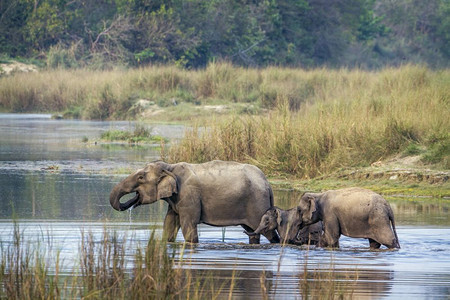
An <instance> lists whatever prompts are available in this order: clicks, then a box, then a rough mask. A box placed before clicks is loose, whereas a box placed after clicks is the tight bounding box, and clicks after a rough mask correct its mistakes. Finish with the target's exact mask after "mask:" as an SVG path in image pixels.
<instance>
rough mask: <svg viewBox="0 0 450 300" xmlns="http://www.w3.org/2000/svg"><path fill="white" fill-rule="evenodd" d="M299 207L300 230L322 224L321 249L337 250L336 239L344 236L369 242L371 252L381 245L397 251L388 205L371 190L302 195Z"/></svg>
mask: <svg viewBox="0 0 450 300" xmlns="http://www.w3.org/2000/svg"><path fill="white" fill-rule="evenodd" d="M298 208H299V210H300V214H301V219H302V222H301V223H302V224H301V225H300V226H301V227H303V226H306V225H310V224H314V223H316V222H319V221H322V222H323V236H322V238H321V241H320V246H322V247H339V237H340V236H341V234H343V235H345V236H349V237H354V238H366V239H369V243H370V248H372V249H378V248H380V246H381V244H383V245H385V246H386V247H388V248H400V243H399V241H398V237H397V231H396V230H395V221H394V214H393V212H392V209H391V207H390V205H389V203H387V201H386V200H385V199H384V198H383V197H382V196H381V195H379V194H377V193H375V192H372V191H370V190H366V189H362V188H345V189H340V190H330V191H327V192H324V193H305V194H304V195H303V196H302V198H301V199H300V202H299V206H298ZM391 224H392V228H391Z"/></svg>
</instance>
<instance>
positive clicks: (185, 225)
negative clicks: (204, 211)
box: [180, 215, 198, 243]
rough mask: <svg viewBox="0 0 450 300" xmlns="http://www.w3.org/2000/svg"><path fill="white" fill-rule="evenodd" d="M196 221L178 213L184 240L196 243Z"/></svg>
mask: <svg viewBox="0 0 450 300" xmlns="http://www.w3.org/2000/svg"><path fill="white" fill-rule="evenodd" d="M197 224H198V221H193V220H192V219H190V218H187V217H183V216H181V215H180V226H181V232H183V236H184V240H185V241H186V242H188V243H198V231H197Z"/></svg>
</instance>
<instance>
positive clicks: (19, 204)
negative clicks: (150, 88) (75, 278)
mask: <svg viewBox="0 0 450 300" xmlns="http://www.w3.org/2000/svg"><path fill="white" fill-rule="evenodd" d="M133 126H134V123H131V122H95V121H76V120H75V121H72V120H71V121H68V120H51V118H50V116H48V115H14V114H0V188H1V192H0V205H1V207H2V209H1V210H0V241H1V244H2V246H4V247H5V246H7V245H8V244H9V243H11V242H12V231H13V227H14V224H13V221H12V220H13V219H15V220H16V222H17V224H18V225H19V228H20V230H21V232H22V235H23V237H24V240H25V241H27V242H29V243H31V244H37V243H42V239H47V240H50V241H51V245H52V247H51V251H59V253H60V255H61V258H63V261H64V264H63V267H64V268H65V270H67V272H68V273H69V270H71V269H72V267H73V265H74V264H75V261H76V259H77V257H78V254H79V245H80V241H81V235H82V232H92V233H93V234H94V236H95V237H96V238H98V239H100V238H101V235H102V234H103V232H104V231H105V230H112V231H116V232H118V234H119V235H123V236H126V237H127V239H130V240H132V241H133V243H134V244H135V245H136V244H139V245H142V246H145V245H146V242H147V240H148V238H149V236H150V234H151V232H152V231H153V230H156V233H157V234H161V230H162V220H163V218H164V215H165V211H166V209H167V205H166V204H165V203H164V202H162V201H159V202H157V203H155V204H152V205H146V206H141V207H138V208H136V209H134V210H133V211H130V212H128V211H127V212H116V211H114V210H113V209H112V208H111V207H110V205H109V200H108V197H109V192H110V190H111V188H112V187H113V186H114V184H116V183H117V182H118V181H120V180H121V179H122V178H124V177H125V176H126V175H127V174H126V172H125V170H128V169H134V168H140V167H143V166H144V165H145V163H146V162H148V161H152V160H154V159H158V158H159V150H158V145H155V146H146V147H128V146H123V145H113V146H111V145H101V144H100V143H97V144H95V140H96V139H98V137H99V136H100V134H101V133H102V132H103V131H105V130H109V129H115V128H121V129H128V128H132V127H133ZM152 130H153V131H154V132H155V134H156V133H157V134H160V135H163V136H166V137H168V138H170V139H174V138H179V137H180V136H181V135H182V134H183V131H184V129H183V127H182V126H173V125H153V129H152ZM84 137H86V138H87V139H88V140H89V142H88V143H83V142H82V139H83V138H84ZM122 169H123V170H124V171H123V172H122V171H120V170H122ZM117 170H119V171H117ZM298 196H299V193H298V192H292V191H281V190H275V199H276V205H278V206H280V207H281V208H289V207H292V206H293V205H295V203H296V201H297V199H298ZM388 201H389V202H390V203H391V205H392V207H393V210H394V214H395V218H396V223H397V231H398V235H399V239H400V243H401V246H402V248H401V249H400V250H395V251H391V250H381V251H369V249H368V242H367V241H366V240H362V239H352V238H347V237H342V238H341V241H340V244H341V249H339V250H335V251H330V250H324V249H320V248H314V247H310V248H308V247H296V246H287V247H281V246H280V245H270V244H269V243H268V241H267V240H265V239H264V238H262V245H260V246H253V245H248V238H247V236H246V235H245V234H244V233H243V229H242V228H240V227H227V228H226V230H225V231H223V230H222V228H219V227H211V226H207V225H200V226H199V238H200V243H199V244H198V245H197V246H194V247H192V248H187V249H186V250H185V251H184V257H183V260H184V261H186V259H189V264H184V265H183V267H184V268H189V269H191V270H195V271H196V272H202V271H204V270H210V271H211V272H212V274H213V278H214V280H217V281H218V282H223V281H224V280H230V279H231V278H232V277H233V276H234V277H235V279H236V282H235V288H234V294H233V295H235V297H238V298H239V297H242V298H244V299H246V298H253V297H258V296H260V297H261V296H262V294H261V284H260V277H261V274H262V273H263V272H264V274H265V283H266V286H267V293H268V294H269V295H270V296H272V297H274V298H277V299H278V298H281V299H282V298H286V299H292V298H300V297H301V294H302V292H301V284H300V282H301V280H300V279H301V278H304V277H305V272H306V274H307V275H310V276H311V277H310V278H309V280H310V281H311V282H317V281H320V280H323V279H324V278H326V277H327V276H328V275H329V274H330V272H333V277H334V278H335V279H336V280H337V282H339V283H345V284H346V286H347V288H350V289H351V290H352V292H353V296H354V297H355V298H377V299H379V298H386V299H395V298H402V299H403V298H411V299H430V298H433V299H448V297H449V295H450V290H449V287H450V218H449V213H448V212H449V207H450V203H449V202H450V201H449V200H445V199H444V200H443V199H431V198H430V199H421V198H416V199H409V198H388ZM177 241H178V242H180V243H181V242H182V241H183V237H182V235H181V233H179V235H178V237H177ZM174 247H175V246H174ZM175 249H176V251H177V252H176V253H177V256H176V259H177V260H179V259H181V257H180V255H181V252H180V250H179V249H180V248H179V247H175ZM133 253H134V249H127V256H128V257H129V260H130V261H132V257H133ZM321 274H322V275H321ZM222 293H223V296H224V297H226V296H227V295H228V291H227V289H226V288H225V289H224V290H223V291H222Z"/></svg>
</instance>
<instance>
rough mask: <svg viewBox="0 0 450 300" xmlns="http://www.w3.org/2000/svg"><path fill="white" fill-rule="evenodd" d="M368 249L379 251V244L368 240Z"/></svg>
mask: <svg viewBox="0 0 450 300" xmlns="http://www.w3.org/2000/svg"><path fill="white" fill-rule="evenodd" d="M369 244H370V249H380V247H381V244H380V243H378V242H377V241H375V240H373V239H369Z"/></svg>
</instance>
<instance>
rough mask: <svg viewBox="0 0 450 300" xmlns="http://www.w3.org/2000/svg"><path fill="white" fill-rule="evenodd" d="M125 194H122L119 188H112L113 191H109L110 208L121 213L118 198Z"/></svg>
mask: <svg viewBox="0 0 450 300" xmlns="http://www.w3.org/2000/svg"><path fill="white" fill-rule="evenodd" d="M126 194H127V193H125V192H123V191H122V190H121V189H120V187H119V186H117V185H116V186H115V187H114V188H113V190H112V191H111V194H110V195H109V203H110V204H111V206H112V207H113V208H114V209H115V210H118V211H122V210H123V209H122V207H121V203H120V201H119V200H120V198H122V196H124V195H126Z"/></svg>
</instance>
